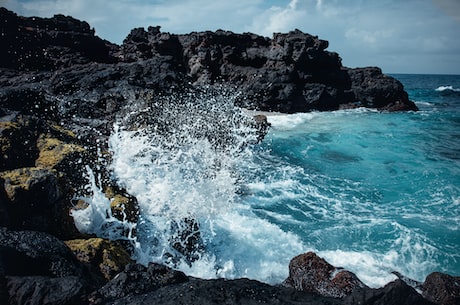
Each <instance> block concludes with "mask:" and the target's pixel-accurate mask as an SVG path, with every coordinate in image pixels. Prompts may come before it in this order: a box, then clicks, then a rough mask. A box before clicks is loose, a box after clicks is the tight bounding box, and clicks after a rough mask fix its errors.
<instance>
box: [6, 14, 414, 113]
mask: <svg viewBox="0 0 460 305" xmlns="http://www.w3.org/2000/svg"><path fill="white" fill-rule="evenodd" d="M0 13H1V14H0V20H2V19H3V20H4V22H3V23H1V22H0V24H2V26H3V30H4V31H5V33H6V35H4V36H2V38H1V39H2V42H4V45H8V46H9V47H10V48H11V50H14V49H15V48H18V44H24V45H25V47H23V48H24V52H25V53H27V54H29V53H30V54H29V55H31V56H29V55H27V54H26V55H24V54H22V53H21V52H22V51H21V52H19V53H16V54H15V53H14V52H13V51H11V50H10V51H8V50H9V49H8V50H7V51H6V52H7V54H5V58H9V59H10V60H8V62H2V61H0V67H8V68H14V69H20V70H40V71H37V72H28V73H26V75H27V79H28V81H27V82H24V79H25V78H24V77H22V78H18V77H17V73H16V76H15V75H14V73H12V72H11V71H5V72H4V73H3V74H8V75H9V77H8V80H4V81H3V80H1V79H0V83H1V84H2V85H4V86H3V87H4V89H3V92H5V91H8V90H10V91H11V90H12V91H13V93H14V94H16V95H17V96H18V97H19V96H21V97H24V98H22V100H24V101H26V100H28V101H34V102H33V104H34V105H41V106H40V107H38V109H42V111H43V112H45V111H48V112H51V113H54V112H56V111H58V112H62V111H63V110H64V112H66V111H70V112H72V114H76V113H77V114H78V115H77V117H86V118H88V117H89V118H92V119H94V118H96V117H100V116H101V114H104V113H105V112H104V110H103V108H104V105H105V103H104V100H103V96H104V95H105V94H106V93H107V90H111V91H113V92H112V93H117V92H125V91H128V92H129V91H131V92H133V94H134V95H135V94H136V93H138V91H139V90H144V89H148V90H155V91H162V90H169V89H170V88H171V87H174V88H175V91H177V85H180V86H181V85H182V86H183V85H185V86H188V85H189V83H190V84H194V85H199V86H202V85H212V86H215V85H225V86H228V87H232V88H234V87H236V88H237V89H238V90H240V91H241V92H242V93H244V94H243V95H244V97H242V99H241V100H240V101H239V104H240V105H243V106H248V107H251V108H254V109H260V110H271V111H282V112H299V111H302V112H303V111H311V110H336V109H339V108H340V107H341V106H340V105H348V104H352V103H360V104H361V105H362V106H365V107H372V108H379V109H386V110H389V111H393V110H415V109H416V107H415V104H413V103H411V102H410V101H409V100H408V98H407V93H405V92H404V89H403V87H402V85H401V83H400V82H398V81H397V80H395V79H394V78H392V77H389V76H386V75H383V74H382V73H381V71H380V70H378V69H375V68H365V69H347V68H344V67H342V64H341V59H340V57H339V55H338V54H337V53H335V52H329V51H326V49H327V47H328V42H327V41H325V40H322V39H319V38H318V37H316V36H312V35H309V34H306V33H303V32H301V31H299V30H295V31H291V32H289V33H276V34H274V35H273V38H272V39H269V38H266V37H262V36H259V35H255V34H251V33H245V34H235V33H232V32H229V31H222V30H218V31H216V32H210V31H207V32H193V33H190V34H184V35H175V34H170V33H164V32H161V31H160V27H149V28H148V31H145V30H144V29H143V28H137V29H134V30H132V32H131V33H130V34H129V35H128V37H127V38H126V39H125V41H124V42H123V45H122V46H121V47H119V48H118V47H116V46H114V45H111V44H109V43H108V42H104V41H102V40H100V39H99V38H97V37H96V36H94V33H93V31H92V30H91V29H90V28H89V25H88V24H87V23H86V22H81V21H78V20H75V19H73V18H71V17H64V16H62V15H57V16H55V17H53V18H49V19H46V18H45V19H43V18H35V19H34V18H23V17H18V16H16V15H15V14H14V13H12V12H9V11H7V10H5V9H2V11H1V12H0ZM10 25H12V26H11V27H10ZM16 37H17V38H16ZM58 38H59V39H60V40H59V39H58ZM60 41H61V42H60ZM32 42H33V43H35V45H37V44H38V45H41V44H44V45H43V48H37V49H39V51H31V50H30V48H29V47H28V46H29V45H30V44H31V43H32ZM90 44H91V46H92V47H93V48H92V49H89V47H88V45H90ZM35 45H34V46H35ZM21 46H22V45H21ZM48 47H49V48H51V49H52V50H48V49H49V48H48ZM47 48H48V49H47ZM42 50H45V51H43V52H45V53H46V54H45V53H44V54H41V53H40V52H42ZM53 50H54V53H53V52H52V51H53ZM31 52H32V53H33V54H32V53H31ZM37 52H38V53H37ZM109 52H112V55H113V56H112V55H110V54H109ZM35 53H37V54H35ZM53 54H55V55H56V54H57V55H56V56H55V55H53ZM0 55H1V54H0ZM6 55H7V56H6ZM25 57H27V60H25V59H24V58H25ZM115 61H118V63H114V62H115ZM76 63H78V65H76ZM43 69H45V70H46V69H52V70H56V71H55V73H53V74H50V73H48V74H47V73H46V72H44V71H43ZM11 80H14V81H13V83H11ZM21 82H24V84H23V85H22V86H18V85H17V84H18V83H21ZM50 82H51V83H50ZM13 93H12V94H13ZM50 93H51V96H52V97H53V96H57V95H59V94H66V95H67V97H66V99H67V100H68V101H66V102H65V103H64V105H62V103H61V102H60V99H59V98H58V99H56V98H55V99H54V100H53V98H50V97H49V96H48V95H49V94H50ZM14 94H13V95H14ZM69 94H70V96H69ZM1 96H2V94H1V92H0V97H1ZM25 97H28V98H27V99H25ZM124 100H126V94H125V95H124ZM69 101H70V104H69ZM56 104H61V105H60V106H61V107H60V106H58V105H56ZM81 104H83V106H84V107H81ZM90 104H93V107H90V106H86V105H90ZM26 105H29V102H27V103H26ZM79 105H80V106H79ZM94 105H95V106H96V107H94ZM69 106H70V107H69ZM101 106H102V107H101ZM17 107H18V106H16V108H17ZM23 108H24V107H23ZM93 110H95V111H93ZM101 110H102V111H101ZM105 114H107V113H105Z"/></svg>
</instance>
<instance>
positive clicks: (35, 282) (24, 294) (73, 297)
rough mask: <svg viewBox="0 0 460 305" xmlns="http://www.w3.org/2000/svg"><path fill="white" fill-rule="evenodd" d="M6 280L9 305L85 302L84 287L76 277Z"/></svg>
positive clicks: (9, 277) (51, 304)
mask: <svg viewBox="0 0 460 305" xmlns="http://www.w3.org/2000/svg"><path fill="white" fill-rule="evenodd" d="M6 280H7V289H8V294H9V298H8V304H10V305H25V304H27V305H41V304H47V305H63V304H83V302H84V301H85V300H84V295H85V287H84V285H83V284H82V282H81V279H80V278H79V277H76V276H65V277H60V278H51V277H46V276H7V277H6ZM2 304H6V303H2Z"/></svg>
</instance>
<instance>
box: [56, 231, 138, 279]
mask: <svg viewBox="0 0 460 305" xmlns="http://www.w3.org/2000/svg"><path fill="white" fill-rule="evenodd" d="M65 244H66V245H67V246H68V247H69V248H70V250H72V252H73V253H75V255H76V256H77V259H78V260H79V261H80V262H82V263H86V264H90V265H91V266H92V267H93V269H94V270H99V272H100V274H101V277H104V278H105V279H106V280H107V281H109V280H111V279H113V278H114V277H115V275H117V274H118V273H120V272H122V271H123V270H124V269H125V266H126V265H128V264H130V263H134V262H133V261H132V260H131V258H130V256H129V254H128V253H127V252H126V250H125V249H124V248H123V247H122V246H121V245H119V244H117V243H116V242H114V241H109V240H106V239H102V238H90V239H76V240H68V241H65Z"/></svg>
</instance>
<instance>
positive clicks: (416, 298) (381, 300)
mask: <svg viewBox="0 0 460 305" xmlns="http://www.w3.org/2000/svg"><path fill="white" fill-rule="evenodd" d="M342 304H344V305H355V304H360V305H411V304H417V305H430V304H433V303H431V302H430V301H429V300H427V299H424V298H423V297H422V296H421V295H420V294H419V293H418V292H417V291H415V289H414V288H412V287H410V286H408V285H407V284H406V283H404V282H403V281H402V280H399V279H397V280H396V281H394V282H391V283H388V284H387V285H385V287H383V288H379V289H371V288H363V289H358V290H356V291H354V292H353V293H352V294H351V295H349V296H347V297H346V298H344V300H343V303H342Z"/></svg>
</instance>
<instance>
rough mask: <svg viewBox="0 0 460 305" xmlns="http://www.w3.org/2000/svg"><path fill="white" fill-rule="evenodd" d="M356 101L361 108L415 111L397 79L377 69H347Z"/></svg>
mask: <svg viewBox="0 0 460 305" xmlns="http://www.w3.org/2000/svg"><path fill="white" fill-rule="evenodd" d="M346 71H347V73H348V76H349V77H350V80H351V84H352V90H353V92H354V94H355V97H356V101H357V102H359V103H360V105H361V106H362V107H367V108H377V109H381V110H387V111H402V110H417V106H416V105H415V103H414V102H412V101H410V100H409V96H408V94H407V92H405V91H404V87H403V85H402V84H401V82H400V81H398V80H397V79H395V78H393V77H390V76H388V75H385V74H383V73H382V70H381V69H380V68H377V67H368V68H356V69H347V70H346Z"/></svg>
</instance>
